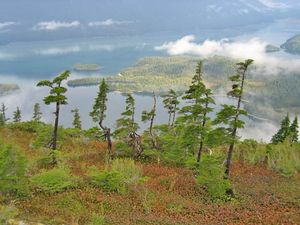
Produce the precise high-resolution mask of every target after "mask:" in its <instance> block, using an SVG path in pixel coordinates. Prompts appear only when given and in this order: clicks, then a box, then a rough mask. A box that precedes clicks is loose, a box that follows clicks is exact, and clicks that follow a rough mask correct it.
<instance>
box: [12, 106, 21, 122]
mask: <svg viewBox="0 0 300 225" xmlns="http://www.w3.org/2000/svg"><path fill="white" fill-rule="evenodd" d="M21 119H22V115H21V110H20V108H19V107H17V109H16V111H14V112H13V122H14V123H18V122H21Z"/></svg>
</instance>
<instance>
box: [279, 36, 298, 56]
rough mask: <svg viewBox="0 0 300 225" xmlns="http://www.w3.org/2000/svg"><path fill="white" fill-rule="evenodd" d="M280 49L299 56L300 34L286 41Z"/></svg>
mask: <svg viewBox="0 0 300 225" xmlns="http://www.w3.org/2000/svg"><path fill="white" fill-rule="evenodd" d="M280 47H281V48H282V49H284V50H285V51H287V52H289V53H292V54H300V34H298V35H296V36H294V37H292V38H290V39H288V40H287V41H286V42H285V43H284V44H282V45H281V46H280Z"/></svg>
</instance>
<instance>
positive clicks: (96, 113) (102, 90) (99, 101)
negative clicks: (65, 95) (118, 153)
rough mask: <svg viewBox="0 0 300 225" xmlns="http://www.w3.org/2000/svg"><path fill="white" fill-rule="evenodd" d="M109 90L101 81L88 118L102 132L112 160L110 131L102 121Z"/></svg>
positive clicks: (104, 115)
mask: <svg viewBox="0 0 300 225" xmlns="http://www.w3.org/2000/svg"><path fill="white" fill-rule="evenodd" d="M108 91H109V88H108V85H107V84H106V82H105V80H104V79H103V80H102V82H101V84H100V85H99V91H98V94H97V97H96V98H95V103H94V106H93V110H92V111H91V112H90V116H91V117H92V119H93V121H94V122H97V123H98V124H99V126H100V128H101V129H102V131H103V132H104V139H105V140H106V141H107V150H108V154H109V157H110V158H112V155H113V154H112V140H111V129H110V128H109V127H107V126H105V125H104V124H103V123H104V119H105V118H106V111H107V100H108V99H107V94H108Z"/></svg>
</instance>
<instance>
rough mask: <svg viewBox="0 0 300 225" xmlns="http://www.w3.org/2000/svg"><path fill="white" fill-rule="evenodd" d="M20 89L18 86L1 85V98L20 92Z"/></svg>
mask: <svg viewBox="0 0 300 225" xmlns="http://www.w3.org/2000/svg"><path fill="white" fill-rule="evenodd" d="M19 89H20V87H19V86H18V85H17V84H1V83H0V96H4V95H7V94H10V93H12V92H15V91H18V90H19Z"/></svg>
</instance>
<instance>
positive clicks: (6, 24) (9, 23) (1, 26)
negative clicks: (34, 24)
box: [0, 22, 18, 30]
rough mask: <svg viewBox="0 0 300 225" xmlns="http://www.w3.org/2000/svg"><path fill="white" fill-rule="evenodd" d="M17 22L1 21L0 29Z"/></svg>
mask: <svg viewBox="0 0 300 225" xmlns="http://www.w3.org/2000/svg"><path fill="white" fill-rule="evenodd" d="M17 24H18V23H16V22H2V23H1V22H0V30H2V29H4V28H7V27H11V26H14V25H17Z"/></svg>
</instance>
